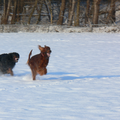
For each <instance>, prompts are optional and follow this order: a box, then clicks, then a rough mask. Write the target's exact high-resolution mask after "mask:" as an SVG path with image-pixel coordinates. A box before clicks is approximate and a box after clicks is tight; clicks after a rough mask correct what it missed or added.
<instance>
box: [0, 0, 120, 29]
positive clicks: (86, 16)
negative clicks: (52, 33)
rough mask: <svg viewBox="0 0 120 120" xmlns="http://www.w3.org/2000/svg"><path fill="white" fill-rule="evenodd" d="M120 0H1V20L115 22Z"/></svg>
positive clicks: (5, 22) (12, 22) (91, 23)
mask: <svg viewBox="0 0 120 120" xmlns="http://www.w3.org/2000/svg"><path fill="white" fill-rule="evenodd" d="M118 11H120V0H1V1H0V24H57V25H68V26H83V27H85V26H90V25H94V26H98V25H104V24H113V23H115V22H116V13H117V12H118Z"/></svg>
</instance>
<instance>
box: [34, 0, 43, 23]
mask: <svg viewBox="0 0 120 120" xmlns="http://www.w3.org/2000/svg"><path fill="white" fill-rule="evenodd" d="M42 6H43V0H41V3H40V10H39V16H38V20H37V22H36V24H38V23H39V21H40V18H41V10H42Z"/></svg>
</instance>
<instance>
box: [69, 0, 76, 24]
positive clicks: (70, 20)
mask: <svg viewBox="0 0 120 120" xmlns="http://www.w3.org/2000/svg"><path fill="white" fill-rule="evenodd" d="M75 3H76V0H72V9H71V12H70V18H69V21H68V26H71V25H72V19H73V13H74V9H75Z"/></svg>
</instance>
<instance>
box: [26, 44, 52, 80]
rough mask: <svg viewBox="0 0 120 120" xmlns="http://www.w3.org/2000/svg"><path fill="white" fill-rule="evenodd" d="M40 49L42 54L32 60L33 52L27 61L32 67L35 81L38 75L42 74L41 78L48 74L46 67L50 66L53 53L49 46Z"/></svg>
mask: <svg viewBox="0 0 120 120" xmlns="http://www.w3.org/2000/svg"><path fill="white" fill-rule="evenodd" d="M38 48H39V50H40V51H41V53H40V54H37V55H34V56H32V57H31V58H30V56H31V54H32V50H31V51H30V53H29V56H28V61H27V64H28V65H29V66H30V69H31V72H32V77H33V80H35V79H36V75H37V74H40V75H41V76H42V75H45V74H47V69H46V67H47V65H48V62H49V57H50V53H51V50H50V47H48V46H45V47H41V46H40V45H39V46H38Z"/></svg>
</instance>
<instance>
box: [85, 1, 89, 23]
mask: <svg viewBox="0 0 120 120" xmlns="http://www.w3.org/2000/svg"><path fill="white" fill-rule="evenodd" d="M89 10H90V0H87V6H86V13H85V23H87V22H88V18H89Z"/></svg>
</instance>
